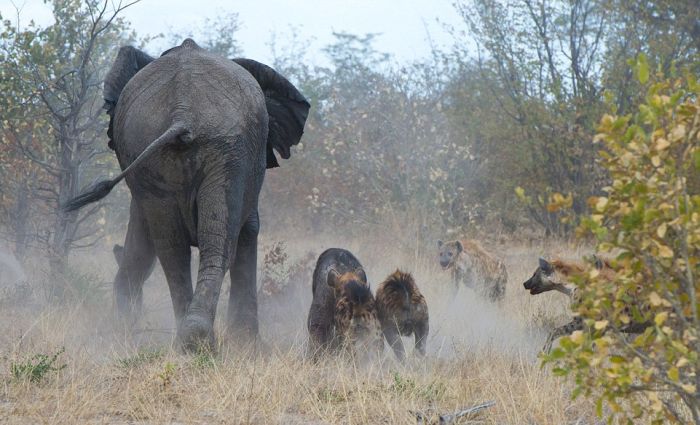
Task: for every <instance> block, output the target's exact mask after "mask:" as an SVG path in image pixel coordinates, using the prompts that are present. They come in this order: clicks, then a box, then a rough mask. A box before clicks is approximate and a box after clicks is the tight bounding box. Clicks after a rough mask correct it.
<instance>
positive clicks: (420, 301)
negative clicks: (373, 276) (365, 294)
mask: <svg viewBox="0 0 700 425" xmlns="http://www.w3.org/2000/svg"><path fill="white" fill-rule="evenodd" d="M377 314H378V315H379V323H380V324H381V326H382V332H383V333H384V336H385V337H386V340H387V342H388V343H389V345H390V346H391V348H393V350H394V354H396V357H397V358H398V359H399V360H403V358H404V356H405V353H404V348H403V342H402V341H401V336H410V335H411V334H414V336H415V340H416V342H415V349H416V351H418V353H420V354H421V355H425V344H426V342H427V341H426V340H427V339H428V305H427V304H426V302H425V298H423V295H421V293H420V291H419V290H418V286H416V282H415V281H414V280H413V276H411V275H410V274H409V273H404V272H402V271H400V270H398V269H397V270H396V271H395V272H394V273H393V274H391V275H389V276H388V277H387V278H386V279H385V280H384V282H382V283H381V284H380V285H379V289H377Z"/></svg>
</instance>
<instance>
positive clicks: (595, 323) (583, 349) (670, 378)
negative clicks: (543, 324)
mask: <svg viewBox="0 0 700 425" xmlns="http://www.w3.org/2000/svg"><path fill="white" fill-rule="evenodd" d="M636 72H637V75H638V79H639V80H640V82H641V83H642V84H646V83H648V80H649V70H648V66H647V65H646V60H645V59H644V57H641V56H640V58H639V59H638V61H637V67H636ZM699 96H700V84H698V83H697V81H696V80H695V78H694V77H693V76H691V75H686V76H684V77H673V78H671V79H666V80H663V79H662V80H661V81H659V82H655V83H649V89H648V95H647V97H646V101H645V102H644V103H643V104H641V105H640V106H639V109H638V111H637V112H636V113H635V114H634V115H627V116H615V115H605V116H604V117H603V118H602V120H601V122H600V127H599V134H598V135H597V136H596V138H595V142H597V143H599V144H601V145H602V149H601V151H600V152H599V156H600V164H601V165H602V166H603V167H604V168H605V169H606V170H607V171H608V172H609V174H610V181H611V184H610V186H608V187H606V188H605V189H604V190H605V192H606V193H607V195H606V196H601V197H593V198H591V199H589V202H588V203H589V207H590V208H591V210H592V213H591V214H590V215H589V216H587V217H585V218H583V219H582V224H581V226H580V227H579V229H578V230H579V235H581V236H583V235H594V236H595V238H596V239H597V242H598V250H599V251H600V252H608V253H611V254H612V255H614V260H613V261H612V267H613V269H614V271H615V278H614V279H613V280H612V281H610V280H605V279H602V278H601V276H599V274H598V272H597V271H596V270H595V269H594V268H592V267H591V270H589V271H588V273H586V274H584V275H582V276H579V278H578V279H577V281H576V283H577V286H578V290H579V293H580V295H581V296H580V302H579V304H578V306H577V307H576V311H575V313H576V314H578V315H580V316H581V317H582V318H583V319H584V321H585V323H586V325H587V328H586V330H585V331H583V332H581V331H579V332H575V333H574V334H572V335H571V336H570V337H567V338H563V339H562V341H561V348H559V349H556V350H554V351H553V352H552V353H551V354H550V355H549V356H547V357H546V358H545V361H546V362H551V363H553V364H554V366H555V368H554V369H553V370H554V372H555V373H558V374H561V375H564V376H570V377H573V378H574V379H575V383H576V388H575V392H574V396H576V395H578V394H586V395H594V396H595V397H596V399H597V406H598V414H599V415H602V414H603V406H604V405H607V407H608V409H606V410H605V412H606V414H607V415H608V416H610V417H611V419H612V418H614V417H618V418H619V419H622V420H625V421H627V423H632V422H631V421H632V420H633V419H636V418H642V417H643V418H647V419H649V420H650V421H652V422H653V423H661V422H664V421H674V422H679V423H689V422H691V418H692V421H693V422H694V423H696V424H700V394H699V393H698V388H699V386H700V385H699V383H700V374H699V373H700V357H698V353H700V335H699V334H698V333H699V331H700V314H699V313H698V300H699V299H700V298H699V297H698V294H699V291H700V288H699V285H698V276H696V275H697V274H698V271H699V270H698V264H699V263H700V191H698V190H697V185H696V182H697V177H698V176H699V175H700V146H699V145H700V103H699V101H698V97H699ZM631 327H637V328H639V329H640V330H643V332H642V333H640V334H637V335H629V334H627V333H626V332H625V330H629V329H630V328H631Z"/></svg>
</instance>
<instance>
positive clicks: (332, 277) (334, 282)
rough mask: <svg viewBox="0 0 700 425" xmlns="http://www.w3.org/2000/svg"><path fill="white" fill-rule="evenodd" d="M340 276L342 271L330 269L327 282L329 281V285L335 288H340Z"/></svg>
mask: <svg viewBox="0 0 700 425" xmlns="http://www.w3.org/2000/svg"><path fill="white" fill-rule="evenodd" d="M339 277H340V273H338V272H337V271H335V270H333V269H330V270H328V277H327V278H326V279H327V280H326V283H328V286H330V287H331V288H333V289H338V278H339Z"/></svg>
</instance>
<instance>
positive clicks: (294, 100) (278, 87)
mask: <svg viewBox="0 0 700 425" xmlns="http://www.w3.org/2000/svg"><path fill="white" fill-rule="evenodd" d="M233 61H234V62H236V63H237V64H238V65H240V66H242V67H243V68H245V70H246V71H248V72H249V73H250V74H251V75H252V76H253V77H254V78H255V79H256V80H257V82H258V84H260V88H261V89H262V91H263V94H264V95H265V105H266V106H267V114H268V116H269V117H270V118H269V131H268V136H267V168H274V167H279V163H278V162H277V158H276V157H275V154H274V152H273V149H274V150H276V151H277V152H278V153H279V154H280V155H281V156H282V158H284V159H289V156H290V151H289V150H290V148H291V147H292V146H293V145H296V144H297V143H299V140H300V139H301V135H302V134H304V124H305V123H306V118H307V117H308V116H309V108H310V107H311V105H310V104H309V102H308V101H307V100H306V98H305V97H304V96H303V95H302V94H301V93H300V92H299V90H297V88H296V87H294V85H292V83H290V82H289V81H288V80H287V79H286V78H284V77H283V76H282V75H280V74H278V73H277V71H275V70H274V69H272V68H270V67H269V66H267V65H265V64H262V63H260V62H257V61H254V60H252V59H244V58H236V59H233Z"/></svg>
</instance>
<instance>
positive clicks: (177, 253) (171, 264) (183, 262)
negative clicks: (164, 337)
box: [156, 231, 192, 326]
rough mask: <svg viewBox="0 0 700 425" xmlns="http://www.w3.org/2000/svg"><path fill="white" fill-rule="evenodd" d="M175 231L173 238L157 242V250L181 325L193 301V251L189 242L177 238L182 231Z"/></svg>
mask: <svg viewBox="0 0 700 425" xmlns="http://www.w3.org/2000/svg"><path fill="white" fill-rule="evenodd" d="M173 233H175V235H173V236H174V238H173V239H170V240H160V241H159V242H158V243H157V246H156V251H157V252H158V259H159V260H160V264H161V266H162V267H163V272H164V273H165V278H166V280H167V281H168V288H169V289H170V298H171V299H172V302H173V310H174V312H175V322H176V323H177V325H178V326H179V325H180V322H181V321H182V318H183V317H184V316H185V312H187V307H188V306H189V305H190V302H192V270H191V265H190V263H191V261H192V253H191V250H190V245H189V243H188V242H187V241H185V240H178V238H177V234H181V233H182V232H178V231H175V232H173Z"/></svg>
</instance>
